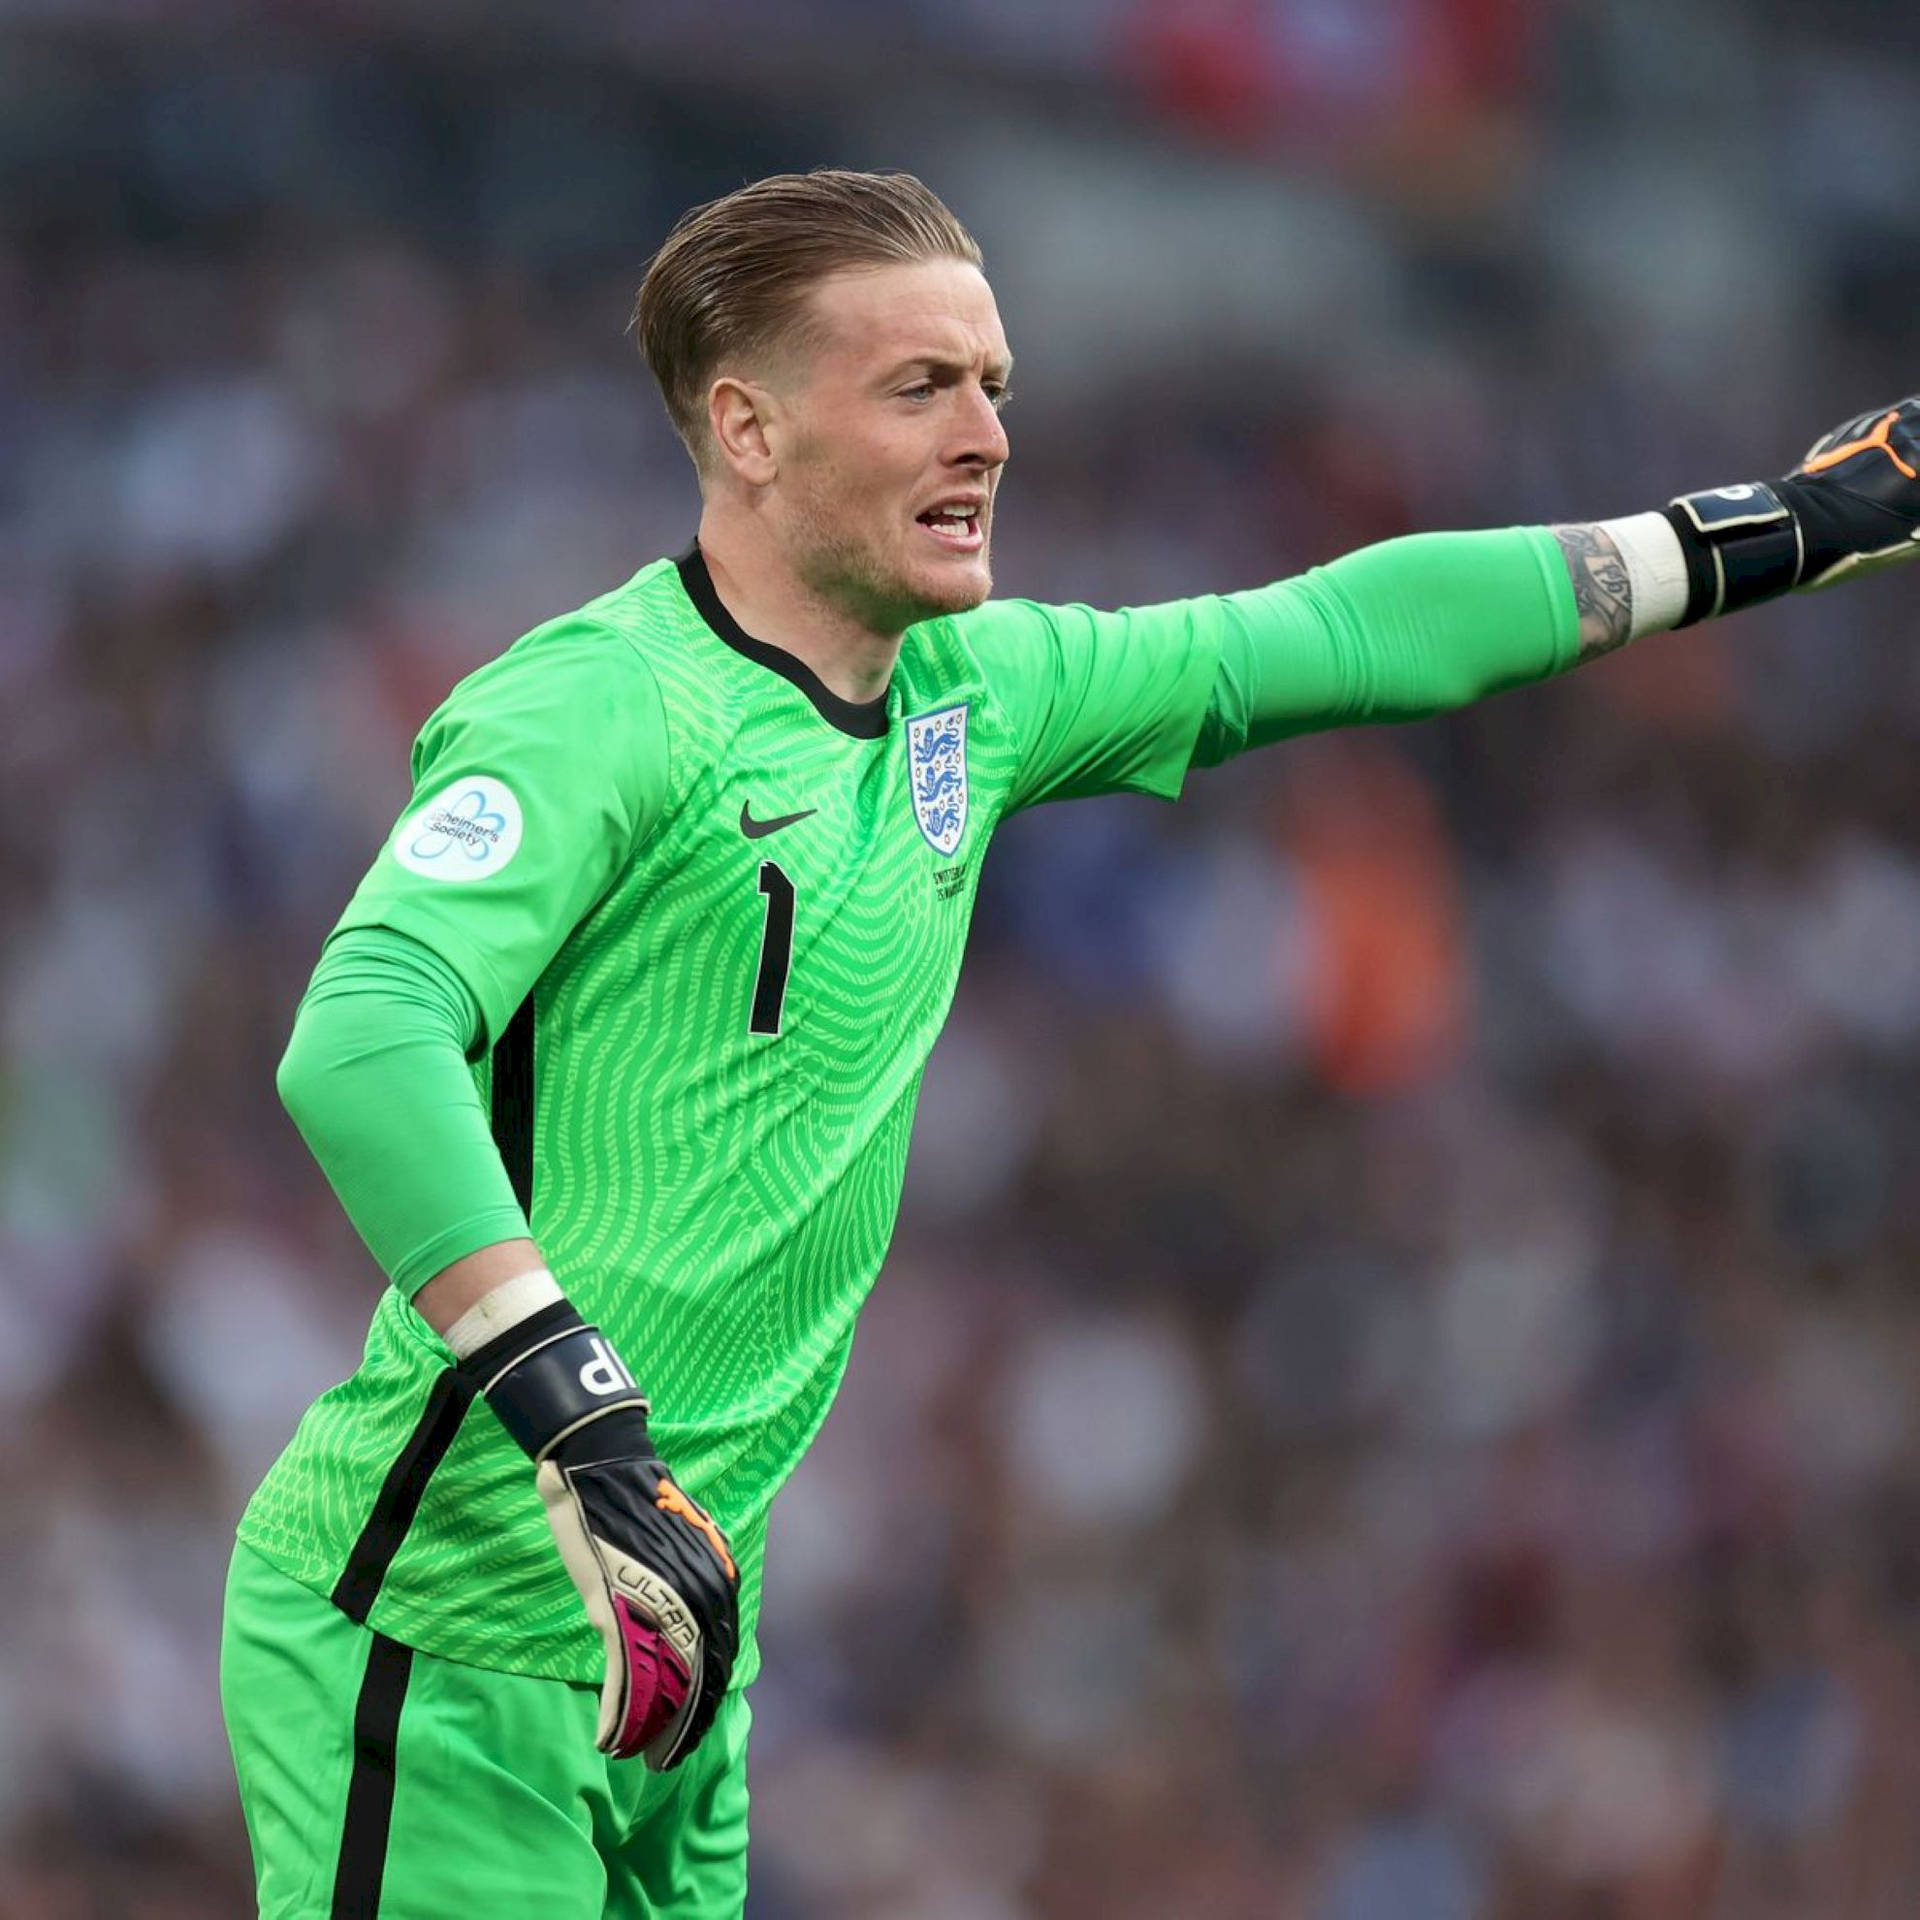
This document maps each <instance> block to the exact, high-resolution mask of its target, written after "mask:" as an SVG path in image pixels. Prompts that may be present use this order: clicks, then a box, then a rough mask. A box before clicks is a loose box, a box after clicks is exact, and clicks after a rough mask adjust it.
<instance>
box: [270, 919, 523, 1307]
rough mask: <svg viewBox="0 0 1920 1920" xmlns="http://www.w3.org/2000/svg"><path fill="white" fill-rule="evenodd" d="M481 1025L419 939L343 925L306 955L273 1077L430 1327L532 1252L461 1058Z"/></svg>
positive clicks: (471, 1002)
mask: <svg viewBox="0 0 1920 1920" xmlns="http://www.w3.org/2000/svg"><path fill="white" fill-rule="evenodd" d="M481 1033H482V1024H481V1013H480V1007H479V1004H478V1002H477V1001H476V1000H475V999H474V997H473V994H472V993H471V991H470V990H469V989H468V988H467V986H466V984H465V983H464V982H463V981H462V980H461V978H460V976H459V975H458V974H457V973H456V972H454V970H453V969H452V968H451V967H450V966H448V965H447V964H446V962H445V961H443V960H442V959H441V958H440V957H439V956H438V955H437V954H435V953H434V952H433V951H432V950H431V949H429V948H428V947H425V946H423V945H422V944H421V943H420V942H419V941H417V940H414V939H411V938H409V937H408V936H407V935H406V934H403V933H395V932H393V931H391V930H389V929H387V928H382V927H356V928H350V929H348V930H347V931H345V932H343V933H339V934H336V935H335V936H334V938H333V939H332V940H330V941H329V942H328V943H327V947H326V950H325V951H324V952H323V953H322V954H321V956H320V964H319V966H318V967H317V968H316V969H315V971H314V976H313V981H312V984H311V985H310V986H309V987H308V989H307V993H306V997H305V998H304V999H303V1000H302V1002H301V1004H300V1010H299V1013H298V1015H297V1016H296V1018H295V1021H294V1027H293V1035H292V1038H291V1039H290V1040H289V1041H288V1044H287V1051H286V1054H285V1057H284V1058H283V1059H282V1060H281V1062H280V1070H279V1074H278V1076H277V1085H278V1087H279V1091H280V1098H281V1100H282V1102H283V1103H284V1105H285V1106H286V1109H287V1111H288V1113H289V1114H291V1115H292V1117H293V1121H294V1124H295V1125H296V1126H297V1127H298V1128H299V1129H300V1133H301V1136H302V1138H304V1139H305V1141H306V1143H307V1146H308V1147H309V1149H310V1150H311V1151H312V1153H313V1157H314V1158H315V1159H316V1160H317V1161H318V1162H319V1163H320V1168H321V1171H322V1172H323V1173H325V1175H326V1176H327V1179H328V1181H329V1182H330V1183H331V1185H332V1187H333V1190H334V1192H335V1193H336V1194H337V1195H338V1196H339V1199H340V1204H341V1205H342V1206H343V1207H344V1208H345V1209H346V1212H347V1217H348V1218H349V1219H350V1220H351V1221H352V1222H353V1224H354V1226H355V1228H356V1229H357V1230H358V1232H359V1234H360V1237H361V1238H362V1239H363V1240H364V1241H365V1242H366V1243H367V1247H368V1249H369V1251H370V1252H371V1253H372V1254H373V1257H374V1259H375V1260H376V1261H378V1263H379V1264H380V1266H381V1268H382V1269H383V1271H385V1272H386V1274H387V1275H388V1276H389V1277H390V1278H391V1280H392V1281H393V1284H394V1285H395V1286H396V1287H398V1288H399V1289H400V1291H401V1292H402V1293H405V1294H409V1295H412V1296H414V1297H415V1304H416V1305H418V1306H419V1307H420V1310H421V1311H422V1313H423V1314H425V1315H426V1316H427V1318H428V1320H429V1321H430V1323H431V1324H432V1325H433V1326H434V1327H435V1329H436V1330H437V1331H440V1332H445V1331H446V1328H447V1327H448V1326H449V1325H451V1324H452V1322H453V1321H454V1320H455V1319H457V1318H458V1317H459V1315H460V1313H461V1312H463V1311H464V1310H465V1308H466V1307H467V1306H470V1305H471V1304H472V1303H473V1301H474V1300H476V1299H478V1298H479V1297H480V1296H481V1295H482V1294H484V1293H486V1292H488V1291H490V1290H491V1289H492V1288H493V1287H494V1286H496V1285H497V1284H498V1283H499V1282H501V1281H503V1280H507V1279H511V1278H513V1277H514V1276H516V1275H518V1274H520V1273H523V1272H525V1271H526V1270H527V1269H528V1268H530V1267H536V1266H538V1265H539V1254H538V1253H537V1252H536V1251H535V1249H534V1246H533V1243H532V1241H531V1239H530V1238H529V1237H528V1229H527V1219H526V1215H525V1214H524V1213H523V1212H522V1211H521V1209H520V1204H519V1202H518V1201H517V1200H516V1199H515V1198H514V1194H513V1188H512V1185H511V1183H510V1182H509V1180H508V1178H507V1172H506V1168H505V1167H504V1166H503V1165H502V1164H501V1160H500V1155H499V1152H498V1150H497V1149H496V1148H495V1146H494V1142H493V1135H492V1131H491V1128H490V1126H489V1124H488V1119H487V1114H486V1111H485V1109H484V1107H483V1106H482V1104H481V1100H480V1094H479V1090H478V1088H477V1087H476V1086H475V1085H474V1082H473V1075H472V1072H471V1070H470V1068H469V1066H468V1055H469V1053H470V1052H471V1051H472V1050H473V1049H474V1048H475V1047H476V1046H478V1045H479V1043H480V1040H481ZM435 1276H441V1277H440V1278H439V1279H438V1280H435ZM429 1281H434V1282H435V1284H434V1285H433V1286H432V1287H427V1286H426V1283H427V1282H429Z"/></svg>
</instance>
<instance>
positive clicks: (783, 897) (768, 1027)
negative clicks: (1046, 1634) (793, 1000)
mask: <svg viewBox="0 0 1920 1920" xmlns="http://www.w3.org/2000/svg"><path fill="white" fill-rule="evenodd" d="M760 891H761V892H762V893H764V894H765V895H766V896H767V924H766V930H765V931H764V932H763V933H762V934H761V936H760V973H759V977H758V978H757V979H756V980H755V981H754V983H753V1017H752V1018H751V1019H750V1020H749V1021H748V1022H747V1031H748V1032H749V1033H778V1032H779V1031H780V1008H781V1005H782V1003H783V1002H784V1001H785V1000H786V997H787V969H788V968H789V967H790V966H791V965H792V964H793V903H794V900H795V898H796V895H795V893H794V887H793V882H792V881H791V880H789V879H788V878H787V876H786V875H785V874H784V873H783V872H782V871H781V869H780V866H779V863H778V862H777V861H773V860H762V861H761V862H760Z"/></svg>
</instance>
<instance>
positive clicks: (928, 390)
mask: <svg viewBox="0 0 1920 1920" xmlns="http://www.w3.org/2000/svg"><path fill="white" fill-rule="evenodd" d="M933 395H934V385H933V382H932V381H931V380H919V381H916V382H915V383H914V384H913V385H912V386H910V387H902V388H901V389H900V398H901V399H902V400H931V399H932V398H933Z"/></svg>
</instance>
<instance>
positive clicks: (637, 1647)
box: [613, 1594, 693, 1760]
mask: <svg viewBox="0 0 1920 1920" xmlns="http://www.w3.org/2000/svg"><path fill="white" fill-rule="evenodd" d="M613 1613H614V1618H615V1619H616V1620H617V1621H619V1623H620V1640H621V1644H622V1645H623V1646H624V1647H625V1648H626V1660H627V1712H626V1718H625V1719H624V1720H623V1721H622V1722H621V1726H620V1737H619V1740H618V1741H617V1743H616V1744H615V1746H614V1748H613V1753H614V1756H615V1758H617V1759H622V1760H630V1759H632V1758H633V1756H634V1755H635V1754H637V1753H640V1752H643V1751H644V1750H645V1749H646V1748H647V1746H648V1745H650V1744H651V1743H652V1742H653V1741H655V1740H657V1739H658V1738H659V1737H660V1735H661V1734H663V1733H665V1732H666V1730H667V1729H668V1728H669V1727H670V1726H672V1724H673V1722H674V1717H675V1716H676V1715H677V1714H678V1713H679V1711H680V1709H681V1708H682V1707H683V1706H685V1705H686V1703H687V1690H688V1688H689V1687H690V1686H691V1685H692V1684H693V1676H692V1675H691V1674H690V1673H689V1672H688V1671H687V1666H686V1662H685V1661H683V1660H682V1659H681V1658H680V1656H679V1655H678V1654H677V1653H675V1652H674V1650H673V1649H672V1648H671V1647H670V1646H668V1645H667V1643H666V1641H665V1640H664V1639H663V1638H662V1637H661V1636H660V1634H659V1633H658V1632H657V1631H656V1630H655V1629H654V1628H652V1627H650V1626H649V1625H648V1624H647V1623H646V1621H645V1620H643V1619H642V1618H641V1617H640V1614H639V1613H638V1611H637V1610H636V1609H635V1608H634V1607H633V1605H632V1604H631V1603H630V1602H629V1601H627V1600H625V1599H623V1598H622V1597H621V1596H620V1595H619V1594H615V1595H614V1596H613Z"/></svg>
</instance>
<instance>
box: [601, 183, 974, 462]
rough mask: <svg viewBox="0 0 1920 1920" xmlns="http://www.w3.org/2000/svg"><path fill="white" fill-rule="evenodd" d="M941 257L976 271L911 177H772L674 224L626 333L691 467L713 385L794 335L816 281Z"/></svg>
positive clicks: (955, 232) (945, 215)
mask: <svg viewBox="0 0 1920 1920" xmlns="http://www.w3.org/2000/svg"><path fill="white" fill-rule="evenodd" d="M941 259H951V260H964V261H966V262H968V263H969V264H970V265H972V266H976V267H977V266H979V265H980V264H981V261H980V248H979V245H978V243H977V242H976V241H975V240H974V237H973V235H972V234H970V233H969V232H968V231H967V230H966V228H965V227H963V226H962V225H961V224H960V222H959V221H958V220H956V219H955V218H954V216H953V215H952V213H951V212H949V211H948V209H947V208H946V206H945V205H944V204H942V202H941V201H940V199H939V197H938V196H937V195H936V194H935V193H934V192H933V191H932V189H931V188H929V187H927V186H926V185H924V184H923V183H922V182H921V181H919V180H916V179H915V178H914V176H913V175H912V174H910V173H855V172H851V171H849V170H848V169H845V168H841V167H820V168H816V169H815V170H814V171H813V172H812V173H776V174H773V175H771V176H770V177H769V178H767V179H765V180H756V181H754V182H753V184H752V185H751V186H745V187H742V188H740V189H739V190H738V191H737V192H735V193H729V194H727V195H726V196H725V197H724V198H722V199H719V200H712V201H709V202H708V203H707V204H706V205H705V206H702V207H695V208H694V209H693V210H692V211H691V212H690V213H686V214H683V215H682V216H681V217H680V219H679V220H677V221H676V222H675V223H674V227H673V231H672V232H671V233H669V234H668V235H667V238H666V241H665V243H664V244H663V245H662V246H661V248H660V251H659V252H658V253H656V254H655V255H654V256H653V259H652V260H651V261H650V262H649V263H648V266H647V272H646V278H645V279H644V280H642V282H641V283H640V294H639V298H638V299H636V300H635V302H634V305H633V321H632V326H631V331H632V332H634V333H635V334H637V335H638V337H639V342H640V351H641V352H642V354H644V355H645V356H646V362H647V365H648V366H649V367H651V368H652V369H653V377H654V378H655V379H656V380H657V381H659V383H660V391H661V393H662V395H664V396H665V399H666V403H667V417H668V418H669V419H670V420H671V421H672V422H673V427H674V431H675V432H676V433H678V434H679V436H680V438H681V439H682V440H684V441H685V442H686V445H687V451H688V452H689V453H691V454H692V455H693V457H694V462H695V464H696V465H698V464H699V463H700V461H701V456H702V453H703V452H704V450H705V449H706V446H707V388H708V386H709V385H710V384H711V382H712V380H713V377H714V375H715V374H716V373H717V372H718V371H719V370H720V367H721V365H722V363H723V362H725V361H727V360H731V359H735V358H737V357H741V356H747V355H754V354H760V353H764V352H766V351H767V350H768V349H769V348H770V347H773V346H774V345H776V344H777V343H779V342H780V341H781V340H782V339H783V337H785V336H788V335H791V334H792V333H794V332H795V331H796V327H797V323H798V321H799V319H800V316H801V310H802V308H803V307H804V306H805V303H806V298H807V294H808V292H809V291H810V290H811V288H812V287H813V286H814V285H815V283H816V282H818V281H819V280H821V279H823V278H825V276H826V275H828V274H830V273H837V272H839V271H841V270H842V269H843V268H846V267H885V266H898V265H912V264H914V263H916V262H918V261H921V260H941Z"/></svg>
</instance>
